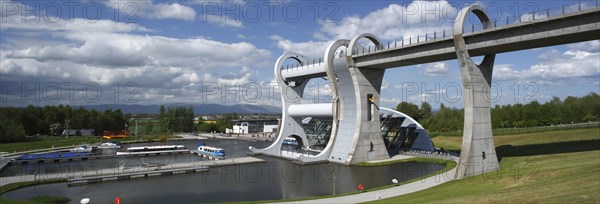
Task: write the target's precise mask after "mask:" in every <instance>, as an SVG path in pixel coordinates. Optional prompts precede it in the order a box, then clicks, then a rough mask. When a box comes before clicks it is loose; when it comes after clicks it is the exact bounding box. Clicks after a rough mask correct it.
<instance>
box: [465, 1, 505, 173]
mask: <svg viewBox="0 0 600 204" xmlns="http://www.w3.org/2000/svg"><path fill="white" fill-rule="evenodd" d="M471 12H472V13H474V14H475V15H476V16H477V17H478V18H479V20H480V21H481V22H482V24H483V26H484V28H485V29H487V28H491V27H493V24H492V23H490V20H489V18H488V16H487V14H486V13H485V11H484V9H483V8H482V7H480V6H477V5H473V6H470V7H466V8H464V9H462V10H461V11H460V12H459V13H458V16H457V20H456V21H455V24H454V46H455V49H456V55H457V59H458V63H459V65H460V73H461V76H462V80H463V93H464V98H463V100H464V104H465V120H464V131H463V142H462V146H461V152H460V159H459V162H458V169H457V171H456V175H455V178H456V179H461V178H463V177H465V176H474V175H478V174H482V173H485V172H489V171H495V170H498V169H499V168H500V166H499V164H498V157H497V156H496V149H495V147H494V139H493V135H492V123H491V116H490V100H489V99H490V86H491V83H492V70H493V66H494V58H495V57H496V55H495V54H492V55H486V56H484V59H483V61H482V62H481V64H479V65H477V64H475V63H474V62H473V60H472V59H471V56H470V55H469V52H468V50H467V46H466V44H465V40H464V38H463V30H464V22H465V21H466V20H467V19H468V18H467V16H468V14H469V13H471Z"/></svg>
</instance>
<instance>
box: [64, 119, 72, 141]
mask: <svg viewBox="0 0 600 204" xmlns="http://www.w3.org/2000/svg"><path fill="white" fill-rule="evenodd" d="M69 122H71V120H65V125H66V128H65V130H66V131H65V138H69Z"/></svg>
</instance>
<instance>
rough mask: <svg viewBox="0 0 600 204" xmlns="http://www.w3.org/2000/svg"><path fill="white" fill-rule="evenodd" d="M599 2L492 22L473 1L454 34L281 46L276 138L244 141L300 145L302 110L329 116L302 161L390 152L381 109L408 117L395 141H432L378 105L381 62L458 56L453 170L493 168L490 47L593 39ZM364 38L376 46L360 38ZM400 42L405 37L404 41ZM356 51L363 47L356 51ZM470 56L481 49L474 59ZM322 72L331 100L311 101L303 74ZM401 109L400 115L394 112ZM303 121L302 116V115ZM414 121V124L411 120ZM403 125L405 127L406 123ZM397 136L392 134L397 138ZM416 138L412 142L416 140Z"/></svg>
mask: <svg viewBox="0 0 600 204" xmlns="http://www.w3.org/2000/svg"><path fill="white" fill-rule="evenodd" d="M471 13H472V14H475V15H476V16H477V17H478V18H479V20H480V21H481V24H482V25H483V27H484V29H483V30H481V31H477V32H473V33H469V34H465V33H464V27H465V20H466V19H467V16H468V14H471ZM599 21H600V12H599V9H598V8H594V9H589V10H585V11H577V12H574V13H568V14H565V13H563V14H561V15H558V16H549V15H548V16H546V18H543V19H538V20H533V21H527V22H520V23H515V24H512V25H506V26H503V27H501V28H497V27H495V24H496V23H495V22H491V21H490V19H489V17H488V15H487V14H486V13H485V11H484V9H483V8H482V7H480V6H477V5H473V6H469V7H466V8H463V9H462V10H461V11H460V12H459V13H458V15H457V19H456V21H455V24H454V30H453V34H452V35H451V36H450V35H449V36H448V37H446V36H444V37H441V38H439V39H438V38H436V39H433V40H429V41H428V40H426V41H425V42H418V43H414V44H409V45H403V46H399V47H396V46H394V47H390V45H389V44H388V46H387V48H386V47H385V45H384V44H382V42H381V41H379V40H378V39H377V37H376V36H374V35H372V34H361V35H358V36H356V37H354V38H353V39H351V40H346V39H341V40H337V41H335V42H333V43H332V44H330V45H329V47H328V48H327V50H326V51H325V54H324V58H323V59H324V61H323V62H319V63H314V61H312V62H313V63H311V59H308V58H307V57H305V56H303V55H301V54H297V53H286V54H284V55H282V56H281V57H279V59H278V60H277V62H276V63H275V68H274V70H275V78H276V80H277V83H278V84H279V86H280V88H281V93H282V102H283V103H282V118H281V121H280V128H279V132H278V136H277V139H276V140H275V142H274V143H273V144H271V145H270V146H269V147H267V148H264V149H256V148H253V147H250V150H251V151H252V152H253V153H257V154H265V155H272V156H278V157H281V156H282V151H281V147H282V144H283V142H284V140H285V138H287V137H290V136H293V137H295V138H296V140H298V141H299V143H300V144H301V145H303V146H304V148H307V147H308V144H309V141H308V138H307V133H306V131H305V129H303V122H304V121H303V118H304V120H305V119H306V117H330V118H331V119H330V121H331V124H330V125H329V127H330V130H329V131H327V133H328V134H329V136H328V137H327V140H328V142H327V144H326V146H325V147H324V148H323V150H322V151H320V152H319V153H318V154H316V155H311V154H301V155H298V156H295V157H293V159H296V160H298V161H299V162H302V163H310V162H331V163H338V164H344V165H350V164H355V163H358V162H362V161H369V160H380V159H387V158H389V154H388V152H387V149H389V147H390V142H391V140H388V139H386V138H385V135H384V137H382V129H385V128H388V129H389V128H390V127H384V126H385V125H383V124H384V123H386V122H385V121H384V120H387V119H385V118H386V117H384V115H385V114H388V116H391V115H394V114H395V115H396V116H399V115H401V116H402V118H403V120H404V119H406V120H405V121H408V123H407V122H400V123H402V124H403V126H406V127H408V126H407V125H412V127H413V129H411V131H412V132H415V130H420V131H421V132H424V133H421V134H404V135H405V137H403V138H402V139H401V141H400V143H401V144H400V145H404V144H405V143H406V142H407V141H410V142H411V145H410V146H409V148H416V149H433V146H432V145H431V140H430V139H429V136H428V135H427V133H426V132H425V131H424V130H423V128H422V127H421V126H420V125H419V124H418V123H417V122H416V121H414V120H412V119H411V118H410V117H407V116H406V115H403V114H402V113H398V112H395V111H393V110H390V109H384V108H380V107H379V98H380V97H379V94H380V91H381V84H382V80H383V75H384V73H385V69H388V68H396V67H402V66H408V65H415V64H422V63H429V62H436V61H443V60H449V59H457V60H458V63H459V66H460V72H461V76H462V81H463V86H464V87H463V94H464V99H465V100H464V109H465V113H464V114H465V117H464V131H463V142H462V147H461V154H460V159H459V164H458V167H459V168H458V169H457V173H456V175H455V178H463V177H464V176H471V175H477V174H481V173H485V172H489V171H494V170H497V169H498V168H499V166H498V158H497V156H496V152H495V147H494V141H493V137H492V126H491V117H490V101H489V100H486V99H489V98H490V85H491V83H492V70H493V66H494V59H495V57H496V53H502V52H510V51H516V50H524V49H532V48H537V47H544V46H552V45H558V44H565V43H574V42H582V41H588V40H595V39H598V36H600V23H599ZM363 39H367V40H369V41H370V42H372V43H373V44H374V45H375V49H372V50H371V49H370V48H369V49H368V51H367V52H365V47H363V46H361V45H360V44H359V43H358V41H359V40H363ZM403 44H404V43H403ZM361 51H362V52H361ZM472 56H484V59H483V61H482V62H481V63H480V64H476V63H474V62H473V60H472V58H471V57H472ZM288 59H291V60H295V61H297V62H298V63H299V64H300V65H301V66H300V67H296V68H288V69H285V68H283V64H284V61H285V60H288ZM316 77H326V78H327V80H328V83H329V85H330V87H331V88H332V89H333V103H319V104H314V103H313V104H310V103H304V102H302V100H299V99H301V98H302V96H303V94H304V90H305V86H306V84H307V83H306V81H308V80H310V79H311V78H316ZM399 117H400V116H399ZM304 123H305V122H304ZM415 126H416V127H419V128H414V127H415ZM405 132H406V131H405ZM397 138H399V137H396V136H395V137H394V140H398V139H397ZM415 141H418V142H415Z"/></svg>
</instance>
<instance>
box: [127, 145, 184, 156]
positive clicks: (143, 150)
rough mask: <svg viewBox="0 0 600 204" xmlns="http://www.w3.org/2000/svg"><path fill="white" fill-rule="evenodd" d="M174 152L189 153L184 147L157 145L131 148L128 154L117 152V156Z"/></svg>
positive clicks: (128, 149)
mask: <svg viewBox="0 0 600 204" xmlns="http://www.w3.org/2000/svg"><path fill="white" fill-rule="evenodd" d="M174 151H187V149H186V148H185V147H184V146H183V145H156V146H142V147H129V148H127V151H126V152H117V155H129V154H148V153H165V152H174Z"/></svg>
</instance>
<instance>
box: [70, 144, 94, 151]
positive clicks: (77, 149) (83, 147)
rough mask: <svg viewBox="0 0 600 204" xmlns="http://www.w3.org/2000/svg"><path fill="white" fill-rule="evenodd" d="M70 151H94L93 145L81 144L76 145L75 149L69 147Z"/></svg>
mask: <svg viewBox="0 0 600 204" xmlns="http://www.w3.org/2000/svg"><path fill="white" fill-rule="evenodd" d="M69 152H92V146H89V145H81V146H79V147H75V148H73V149H69Z"/></svg>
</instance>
